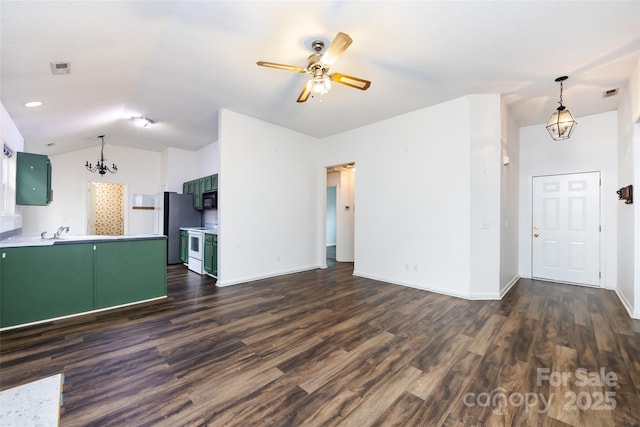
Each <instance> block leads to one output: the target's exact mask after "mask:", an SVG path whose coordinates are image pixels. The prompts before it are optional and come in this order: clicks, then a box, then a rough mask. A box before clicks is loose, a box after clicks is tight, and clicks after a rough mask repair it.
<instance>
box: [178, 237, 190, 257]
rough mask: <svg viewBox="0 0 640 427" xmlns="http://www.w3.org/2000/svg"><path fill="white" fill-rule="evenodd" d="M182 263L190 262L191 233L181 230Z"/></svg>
mask: <svg viewBox="0 0 640 427" xmlns="http://www.w3.org/2000/svg"><path fill="white" fill-rule="evenodd" d="M180 261H182V262H183V263H187V262H189V232H188V231H187V230H180Z"/></svg>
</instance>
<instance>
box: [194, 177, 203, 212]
mask: <svg viewBox="0 0 640 427" xmlns="http://www.w3.org/2000/svg"><path fill="white" fill-rule="evenodd" d="M203 188H204V179H196V180H194V181H193V207H194V208H195V209H198V210H201V209H202V189H203Z"/></svg>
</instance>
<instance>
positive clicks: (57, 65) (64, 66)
mask: <svg viewBox="0 0 640 427" xmlns="http://www.w3.org/2000/svg"><path fill="white" fill-rule="evenodd" d="M70 72H71V64H70V63H69V62H52V63H51V73H52V74H53V75H54V76H56V75H60V74H69V73H70Z"/></svg>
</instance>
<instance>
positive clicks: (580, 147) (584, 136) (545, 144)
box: [519, 106, 618, 289]
mask: <svg viewBox="0 0 640 427" xmlns="http://www.w3.org/2000/svg"><path fill="white" fill-rule="evenodd" d="M569 107H570V106H569ZM549 114H551V113H549ZM576 120H577V122H578V127H577V128H576V130H575V131H574V134H573V135H572V136H571V138H570V139H568V140H565V141H554V140H552V139H551V137H550V136H549V133H548V132H547V130H546V128H545V125H544V124H541V125H535V126H526V127H522V128H521V129H520V201H519V205H520V209H519V210H520V217H519V229H520V251H519V252H520V276H521V277H531V238H532V237H531V185H532V177H534V176H540V175H556V174H564V173H577V172H590V171H600V172H601V178H602V193H601V206H602V208H601V224H602V233H601V251H600V252H601V267H602V282H601V284H602V285H603V286H605V287H607V288H611V289H613V288H615V287H616V282H617V251H618V248H617V230H618V219H617V208H618V201H617V196H616V193H615V192H616V190H617V188H618V164H617V163H618V157H617V150H616V146H617V143H618V140H617V113H616V112H615V111H610V112H607V113H602V114H594V115H591V116H584V117H577V118H576Z"/></svg>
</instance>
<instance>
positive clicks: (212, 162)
mask: <svg viewBox="0 0 640 427" xmlns="http://www.w3.org/2000/svg"><path fill="white" fill-rule="evenodd" d="M219 171H220V153H219V151H218V142H217V141H216V142H213V143H211V144H209V145H207V146H205V147H203V148H201V149H200V150H196V151H187V150H182V149H180V148H173V147H169V148H167V149H166V150H164V151H163V152H162V160H161V183H162V184H161V188H162V191H175V192H177V193H182V184H183V183H184V182H186V181H191V180H192V179H197V178H201V177H203V176H207V175H213V174H215V173H218V172H219Z"/></svg>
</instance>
